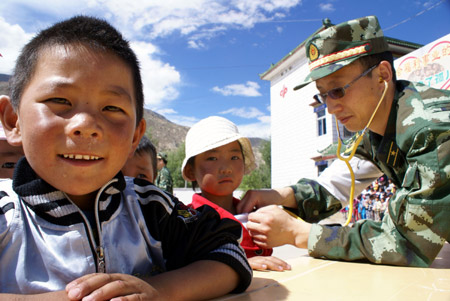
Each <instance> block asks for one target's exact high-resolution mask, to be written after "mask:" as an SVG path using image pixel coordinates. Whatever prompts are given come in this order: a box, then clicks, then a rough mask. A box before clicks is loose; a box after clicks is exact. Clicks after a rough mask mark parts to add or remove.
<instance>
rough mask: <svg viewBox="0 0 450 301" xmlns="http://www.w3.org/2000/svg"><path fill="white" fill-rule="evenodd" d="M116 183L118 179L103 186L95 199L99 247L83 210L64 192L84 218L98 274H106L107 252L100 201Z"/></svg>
mask: <svg viewBox="0 0 450 301" xmlns="http://www.w3.org/2000/svg"><path fill="white" fill-rule="evenodd" d="M116 181H117V179H112V180H111V181H109V182H108V183H106V184H105V185H103V187H102V188H100V189H99V191H98V193H97V196H96V197H95V206H94V213H95V223H96V225H97V233H98V240H99V245H97V242H96V241H95V238H94V234H93V233H92V228H91V224H90V223H89V221H88V220H87V218H86V216H85V215H84V213H83V211H81V209H80V208H78V206H77V205H75V203H74V202H73V201H72V200H71V199H70V197H69V196H68V195H67V194H66V193H65V192H64V195H65V196H66V198H67V199H68V200H69V201H70V202H71V203H72V204H73V205H74V206H75V207H76V208H77V209H78V212H80V214H81V216H82V217H83V220H84V225H85V227H86V228H87V230H88V234H89V242H90V245H91V248H92V250H95V252H94V256H95V258H96V263H97V273H105V272H106V262H105V252H104V249H103V237H102V234H101V227H100V219H99V216H98V205H99V199H100V195H101V194H102V192H103V190H104V189H105V188H106V187H108V186H109V185H110V184H112V183H114V182H116Z"/></svg>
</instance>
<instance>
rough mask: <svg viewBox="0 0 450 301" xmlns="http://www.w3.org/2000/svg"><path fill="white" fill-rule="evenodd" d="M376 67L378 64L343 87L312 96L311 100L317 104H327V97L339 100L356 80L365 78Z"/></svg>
mask: <svg viewBox="0 0 450 301" xmlns="http://www.w3.org/2000/svg"><path fill="white" fill-rule="evenodd" d="M377 66H378V64H376V65H374V66H372V67H370V68H369V69H367V70H366V71H364V72H363V73H361V74H360V75H359V76H358V77H357V78H355V79H354V80H352V81H351V82H350V83H348V84H347V85H345V86H343V87H339V88H334V89H331V90H330V91H328V92H327V93H324V94H320V93H319V94H316V95H314V96H313V98H314V99H315V100H316V101H317V102H319V103H325V104H326V103H327V97H330V98H332V99H339V98H342V97H344V95H345V90H346V89H348V88H350V86H351V85H353V84H354V83H355V82H356V81H357V80H358V79H360V78H362V77H364V76H366V75H367V74H369V72H370V71H372V70H373V69H375V68H376V67H377Z"/></svg>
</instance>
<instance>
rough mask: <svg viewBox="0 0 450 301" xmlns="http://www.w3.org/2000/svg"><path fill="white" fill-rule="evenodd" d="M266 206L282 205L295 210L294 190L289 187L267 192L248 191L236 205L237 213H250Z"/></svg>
mask: <svg viewBox="0 0 450 301" xmlns="http://www.w3.org/2000/svg"><path fill="white" fill-rule="evenodd" d="M268 205H283V206H285V207H290V208H297V203H296V201H295V196H294V190H292V188H291V187H283V188H277V189H268V190H249V191H247V192H246V193H245V195H244V197H243V198H242V200H241V201H240V202H239V203H238V204H237V205H236V210H237V212H238V213H247V212H252V211H254V210H255V208H256V209H258V208H261V207H264V206H268Z"/></svg>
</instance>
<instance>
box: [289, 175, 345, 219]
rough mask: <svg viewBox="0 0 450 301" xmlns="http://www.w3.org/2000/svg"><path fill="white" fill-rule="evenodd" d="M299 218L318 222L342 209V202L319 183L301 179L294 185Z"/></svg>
mask: <svg viewBox="0 0 450 301" xmlns="http://www.w3.org/2000/svg"><path fill="white" fill-rule="evenodd" d="M291 188H292V189H293V190H294V194H295V200H296V202H297V205H298V216H299V217H301V218H302V219H303V220H304V221H307V222H309V223H313V222H318V221H320V220H322V219H324V218H327V217H329V216H331V215H332V214H334V213H336V212H337V211H339V210H340V209H341V208H342V205H341V202H340V201H339V200H338V199H337V198H335V197H334V196H333V195H332V194H331V193H330V192H329V191H328V190H327V189H325V188H324V187H323V186H321V185H320V184H319V183H318V182H317V181H314V180H310V179H300V181H298V182H297V184H295V185H292V186H291Z"/></svg>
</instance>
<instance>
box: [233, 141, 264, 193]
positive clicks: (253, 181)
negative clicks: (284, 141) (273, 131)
mask: <svg viewBox="0 0 450 301" xmlns="http://www.w3.org/2000/svg"><path fill="white" fill-rule="evenodd" d="M261 154H262V158H263V162H262V163H261V164H260V166H259V167H258V168H257V169H255V170H254V171H253V172H251V173H250V174H248V175H245V176H244V178H243V179H242V183H241V185H240V186H239V189H240V190H243V191H247V190H249V189H262V188H270V187H271V143H270V140H269V141H265V142H263V143H262V145H261Z"/></svg>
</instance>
